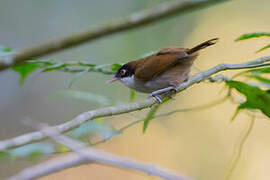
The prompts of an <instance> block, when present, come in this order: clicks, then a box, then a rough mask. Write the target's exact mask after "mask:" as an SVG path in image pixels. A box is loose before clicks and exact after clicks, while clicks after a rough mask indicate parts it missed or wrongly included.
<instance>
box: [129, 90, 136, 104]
mask: <svg viewBox="0 0 270 180" xmlns="http://www.w3.org/2000/svg"><path fill="white" fill-rule="evenodd" d="M135 95H136V91H134V90H130V95H129V100H130V102H134V101H135Z"/></svg>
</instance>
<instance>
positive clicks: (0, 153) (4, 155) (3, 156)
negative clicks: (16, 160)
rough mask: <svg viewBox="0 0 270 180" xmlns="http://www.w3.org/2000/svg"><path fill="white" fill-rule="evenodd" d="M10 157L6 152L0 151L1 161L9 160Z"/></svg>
mask: <svg viewBox="0 0 270 180" xmlns="http://www.w3.org/2000/svg"><path fill="white" fill-rule="evenodd" d="M8 156H9V153H8V152H6V151H0V160H2V159H4V158H7V157H8Z"/></svg>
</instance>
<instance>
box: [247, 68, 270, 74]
mask: <svg viewBox="0 0 270 180" xmlns="http://www.w3.org/2000/svg"><path fill="white" fill-rule="evenodd" d="M245 72H250V73H254V74H266V73H270V67H263V68H256V69H250V70H248V71H245Z"/></svg>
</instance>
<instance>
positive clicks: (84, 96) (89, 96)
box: [62, 90, 112, 106]
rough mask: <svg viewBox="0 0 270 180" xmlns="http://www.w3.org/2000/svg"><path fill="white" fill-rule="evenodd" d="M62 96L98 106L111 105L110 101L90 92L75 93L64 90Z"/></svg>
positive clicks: (74, 91)
mask: <svg viewBox="0 0 270 180" xmlns="http://www.w3.org/2000/svg"><path fill="white" fill-rule="evenodd" d="M62 95H63V96H65V97H71V98H76V99H80V100H84V101H88V102H92V103H98V104H100V105H105V106H108V105H111V104H112V101H111V100H110V99H108V98H107V97H105V96H102V95H98V94H94V93H91V92H84V91H76V90H65V91H63V93H62Z"/></svg>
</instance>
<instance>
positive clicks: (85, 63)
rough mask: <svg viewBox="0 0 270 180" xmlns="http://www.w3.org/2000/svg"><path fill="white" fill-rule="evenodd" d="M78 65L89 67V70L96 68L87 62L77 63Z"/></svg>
mask: <svg viewBox="0 0 270 180" xmlns="http://www.w3.org/2000/svg"><path fill="white" fill-rule="evenodd" d="M78 65H79V66H86V67H91V68H93V67H95V66H96V65H95V64H92V63H87V62H82V61H80V62H79V63H78Z"/></svg>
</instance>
